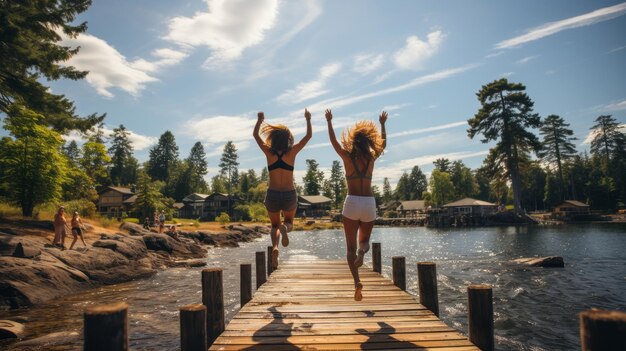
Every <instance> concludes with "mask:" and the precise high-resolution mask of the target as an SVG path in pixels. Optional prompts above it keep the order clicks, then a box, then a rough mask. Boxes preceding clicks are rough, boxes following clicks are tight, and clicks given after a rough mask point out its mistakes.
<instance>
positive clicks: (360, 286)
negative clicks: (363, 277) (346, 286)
mask: <svg viewBox="0 0 626 351" xmlns="http://www.w3.org/2000/svg"><path fill="white" fill-rule="evenodd" d="M362 290H363V284H361V283H360V282H359V283H356V284H354V301H361V300H363V294H362V293H361V291H362Z"/></svg>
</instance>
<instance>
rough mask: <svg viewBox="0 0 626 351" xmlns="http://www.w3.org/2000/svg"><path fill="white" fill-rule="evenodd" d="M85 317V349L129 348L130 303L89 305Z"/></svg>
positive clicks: (115, 349)
mask: <svg viewBox="0 0 626 351" xmlns="http://www.w3.org/2000/svg"><path fill="white" fill-rule="evenodd" d="M83 318H84V330H83V333H84V338H85V341H84V350H85V351H105V350H109V351H126V350H128V305H127V304H126V303H125V302H118V303H113V304H109V305H101V306H94V307H88V308H86V309H85V312H84V315H83Z"/></svg>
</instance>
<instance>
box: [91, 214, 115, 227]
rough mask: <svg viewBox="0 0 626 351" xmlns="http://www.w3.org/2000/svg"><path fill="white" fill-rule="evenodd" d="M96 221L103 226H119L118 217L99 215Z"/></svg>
mask: <svg viewBox="0 0 626 351" xmlns="http://www.w3.org/2000/svg"><path fill="white" fill-rule="evenodd" d="M96 221H97V222H98V224H100V226H101V227H103V228H113V227H117V226H118V221H117V218H107V217H98V218H96Z"/></svg>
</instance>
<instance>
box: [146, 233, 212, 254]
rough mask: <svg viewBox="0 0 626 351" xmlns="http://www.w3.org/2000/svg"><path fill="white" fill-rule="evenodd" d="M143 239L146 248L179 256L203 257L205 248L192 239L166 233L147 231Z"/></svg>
mask: <svg viewBox="0 0 626 351" xmlns="http://www.w3.org/2000/svg"><path fill="white" fill-rule="evenodd" d="M143 241H144V243H145V244H146V247H147V248H148V250H153V251H165V252H167V253H169V254H173V255H176V256H179V257H189V258H192V257H195V258H198V257H204V256H206V250H205V249H204V248H202V247H201V246H200V245H198V244H196V243H195V242H194V241H193V240H190V239H186V238H181V239H174V238H172V237H170V236H169V235H167V234H159V233H149V234H145V235H143Z"/></svg>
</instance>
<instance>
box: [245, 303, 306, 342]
mask: <svg viewBox="0 0 626 351" xmlns="http://www.w3.org/2000/svg"><path fill="white" fill-rule="evenodd" d="M267 310H268V311H269V312H270V313H271V314H272V316H273V319H272V320H271V322H269V323H268V324H266V325H265V326H263V327H261V328H260V329H259V330H257V331H256V332H254V334H253V335H252V340H254V341H256V342H258V344H256V345H252V346H250V347H246V348H245V349H242V350H258V349H259V345H264V346H269V344H270V343H271V344H275V345H276V349H277V350H281V351H292V350H293V351H296V350H300V349H301V348H300V347H297V346H296V345H294V344H292V343H291V342H289V340H288V339H289V337H290V336H291V335H292V334H291V330H292V328H293V323H285V322H284V321H283V314H282V313H281V312H279V311H278V310H277V309H276V307H271V308H268V309H267ZM268 335H271V336H272V337H271V341H270V340H268ZM268 341H270V343H268Z"/></svg>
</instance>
